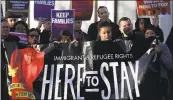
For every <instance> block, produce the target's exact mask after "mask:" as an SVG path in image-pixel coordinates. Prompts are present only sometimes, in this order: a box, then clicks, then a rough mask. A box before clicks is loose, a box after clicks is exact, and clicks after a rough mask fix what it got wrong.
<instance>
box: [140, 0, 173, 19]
mask: <svg viewBox="0 0 173 100" xmlns="http://www.w3.org/2000/svg"><path fill="white" fill-rule="evenodd" d="M137 10H138V16H153V15H154V14H157V15H170V14H171V12H170V0H153V1H152V0H150V1H148V0H137Z"/></svg>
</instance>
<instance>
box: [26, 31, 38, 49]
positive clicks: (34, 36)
mask: <svg viewBox="0 0 173 100" xmlns="http://www.w3.org/2000/svg"><path fill="white" fill-rule="evenodd" d="M27 40H28V44H29V45H30V46H31V45H33V44H36V43H39V31H38V30H37V29H35V28H32V29H30V30H29V31H28V34H27Z"/></svg>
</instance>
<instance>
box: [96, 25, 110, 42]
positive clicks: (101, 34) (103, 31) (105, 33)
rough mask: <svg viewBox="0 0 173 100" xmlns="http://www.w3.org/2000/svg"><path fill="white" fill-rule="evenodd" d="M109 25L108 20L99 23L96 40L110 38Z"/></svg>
mask: <svg viewBox="0 0 173 100" xmlns="http://www.w3.org/2000/svg"><path fill="white" fill-rule="evenodd" d="M111 38H112V32H111V25H110V24H109V23H108V22H103V23H99V25H98V35H97V41H107V40H111Z"/></svg>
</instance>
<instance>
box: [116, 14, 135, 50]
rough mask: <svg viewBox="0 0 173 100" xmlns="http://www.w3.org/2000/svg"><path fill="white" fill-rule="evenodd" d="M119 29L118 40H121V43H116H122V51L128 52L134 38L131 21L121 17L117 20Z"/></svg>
mask: <svg viewBox="0 0 173 100" xmlns="http://www.w3.org/2000/svg"><path fill="white" fill-rule="evenodd" d="M119 29H120V31H121V34H120V35H119V37H118V39H122V40H123V41H118V42H119V43H121V42H124V45H125V46H123V49H124V50H125V52H129V51H130V50H131V47H132V46H133V44H134V37H135V34H134V33H133V30H132V23H131V20H130V19H129V18H128V17H122V18H121V19H120V20H119ZM121 44H122V43H121Z"/></svg>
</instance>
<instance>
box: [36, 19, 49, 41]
mask: <svg viewBox="0 0 173 100" xmlns="http://www.w3.org/2000/svg"><path fill="white" fill-rule="evenodd" d="M42 25H43V31H42V32H40V33H41V34H40V43H42V44H48V43H49V42H50V36H51V22H50V21H39V24H38V27H37V29H38V30H40V28H41V27H42Z"/></svg>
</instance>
